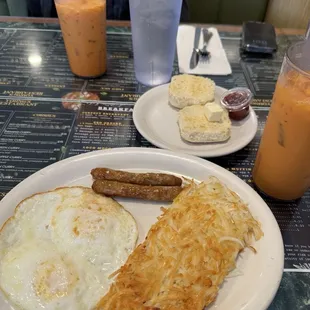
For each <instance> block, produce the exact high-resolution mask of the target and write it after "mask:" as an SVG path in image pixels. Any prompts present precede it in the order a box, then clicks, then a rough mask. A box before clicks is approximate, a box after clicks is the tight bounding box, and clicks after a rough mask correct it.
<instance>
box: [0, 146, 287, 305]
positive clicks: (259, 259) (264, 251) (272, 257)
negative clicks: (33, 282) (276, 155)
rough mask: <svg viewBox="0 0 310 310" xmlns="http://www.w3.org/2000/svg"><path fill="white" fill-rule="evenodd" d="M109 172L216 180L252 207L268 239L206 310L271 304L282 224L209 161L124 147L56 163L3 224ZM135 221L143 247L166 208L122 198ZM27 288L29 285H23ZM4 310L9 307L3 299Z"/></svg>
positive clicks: (7, 204) (1, 212) (10, 202)
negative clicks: (102, 170) (40, 199)
mask: <svg viewBox="0 0 310 310" xmlns="http://www.w3.org/2000/svg"><path fill="white" fill-rule="evenodd" d="M100 166H101V167H102V166H105V167H110V168H117V169H124V170H130V171H162V172H168V173H173V174H176V175H183V176H186V177H190V178H193V179H196V180H204V179H206V178H207V177H208V176H209V175H213V176H216V177H218V178H219V179H220V180H221V181H222V182H224V183H225V184H227V185H228V186H229V187H230V188H231V189H232V190H234V191H235V192H236V193H238V194H239V195H240V197H241V198H242V199H243V200H244V201H246V202H248V203H249V208H250V209H251V212H252V214H253V215H254V217H255V218H257V219H258V220H259V221H260V222H261V223H262V228H263V231H264V234H265V236H264V237H263V238H262V239H261V240H260V241H258V242H257V243H255V248H256V249H257V254H254V253H253V252H251V251H249V250H246V251H244V252H243V253H242V254H241V255H240V256H239V258H238V260H237V268H238V271H239V273H240V275H238V276H235V277H230V278H228V279H227V280H226V281H225V283H224V285H223V286H222V287H221V289H220V292H219V295H218V298H217V300H216V302H215V303H214V304H212V306H210V307H209V308H208V309H217V310H227V309H229V310H241V309H242V310H263V309H266V308H267V307H268V305H269V304H270V302H271V301H272V299H273V297H274V295H275V293H276V291H277V289H278V286H279V283H280V281H281V277H282V270H283V264H284V250H283V241H282V237H281V233H280V230H279V227H278V224H277V222H276V220H275V218H274V216H273V214H272V212H271V211H270V209H269V208H268V206H267V205H266V204H265V203H264V201H263V200H262V199H261V198H260V196H259V195H258V194H257V193H256V192H255V191H254V190H253V189H252V188H251V187H249V186H248V185H247V184H246V183H244V182H243V181H242V180H241V179H239V178H238V177H236V176H235V175H233V174H232V173H230V172H228V171H227V170H225V169H223V168H221V167H219V166H217V165H215V164H213V163H210V162H208V161H206V160H203V159H200V158H196V157H193V156H189V155H182V154H178V153H172V152H170V151H164V150H159V149H144V148H120V149H111V150H107V151H97V152H92V153H86V154H83V155H79V156H75V157H72V158H69V159H66V160H63V161H60V162H58V163H56V164H53V165H51V166H49V167H47V168H44V169H42V170H41V171H39V172H37V173H35V174H33V175H32V176H30V177H29V178H27V179H26V180H24V181H23V182H21V183H20V184H19V185H17V186H16V187H15V188H14V189H13V190H12V191H11V192H9V193H8V194H7V195H6V196H5V197H4V198H3V200H2V201H1V202H0V222H1V225H2V224H3V223H4V221H5V220H6V219H7V218H8V217H9V216H11V215H12V214H13V210H14V208H15V206H16V205H17V204H18V203H19V202H20V201H21V200H22V199H24V198H26V197H28V196H30V195H32V194H34V193H37V192H42V191H46V190H51V189H54V188H56V187H59V186H64V185H84V186H90V185H91V181H92V180H91V176H90V174H89V173H90V170H91V169H92V168H95V167H100ZM119 201H120V203H122V204H123V206H124V207H125V208H126V209H127V210H129V211H130V212H131V213H132V214H133V216H134V217H135V219H136V221H137V223H138V228H139V242H141V241H143V240H144V238H145V235H146V233H147V232H148V230H149V228H150V226H151V225H152V224H153V223H155V222H156V217H157V216H158V215H159V214H160V213H161V211H160V206H162V205H164V204H163V203H150V202H146V201H137V200H129V199H127V200H126V199H119ZM24 285H27V283H24ZM0 309H1V310H9V309H10V307H9V306H8V304H7V303H5V301H4V299H3V298H2V297H1V296H0Z"/></svg>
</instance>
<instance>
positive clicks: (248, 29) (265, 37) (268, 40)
mask: <svg viewBox="0 0 310 310" xmlns="http://www.w3.org/2000/svg"><path fill="white" fill-rule="evenodd" d="M242 49H243V50H244V51H246V52H250V53H266V54H272V53H273V52H275V51H276V50H277V41H276V32H275V29H274V27H273V26H272V25H271V24H268V23H262V22H246V23H243V26H242Z"/></svg>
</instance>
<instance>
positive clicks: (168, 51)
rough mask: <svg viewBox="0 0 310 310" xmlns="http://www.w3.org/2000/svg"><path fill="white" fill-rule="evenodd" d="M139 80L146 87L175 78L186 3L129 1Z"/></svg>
mask: <svg viewBox="0 0 310 310" xmlns="http://www.w3.org/2000/svg"><path fill="white" fill-rule="evenodd" d="M129 4H130V18H131V31H132V44H133V53H134V67H135V74H136V79H137V80H138V81H139V82H140V83H142V84H145V85H149V86H153V85H159V84H163V83H167V82H169V81H170V79H171V75H172V69H173V62H174V58H175V47H176V37H177V32H178V26H179V22H180V14H181V6H182V0H129Z"/></svg>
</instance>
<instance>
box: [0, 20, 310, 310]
mask: <svg viewBox="0 0 310 310" xmlns="http://www.w3.org/2000/svg"><path fill="white" fill-rule="evenodd" d="M108 24H109V27H108V71H107V74H106V75H104V76H103V77H101V78H100V79H92V80H83V79H80V78H77V77H75V76H73V75H72V73H71V71H70V68H69V65H68V61H67V57H66V53H65V49H64V45H63V41H62V36H61V32H60V30H59V25H58V22H57V20H55V19H29V18H11V17H9V18H5V17H2V18H0V198H1V197H3V196H4V195H5V194H6V193H7V192H8V191H9V190H10V189H11V188H12V187H14V186H15V185H16V184H18V183H19V182H20V181H22V180H23V179H25V178H26V177H27V176H29V175H31V174H32V173H34V172H36V171H37V170H39V169H41V168H43V167H45V166H47V165H49V164H52V163H54V162H56V161H59V160H61V159H63V158H67V157H70V156H73V155H77V154H81V153H84V152H89V151H92V150H98V149H105V148H113V147H132V146H146V147H151V146H152V145H151V144H150V143H149V142H148V141H146V140H145V139H144V138H143V137H141V136H140V134H139V133H138V132H137V130H136V129H135V127H134V124H133V120H132V109H133V106H134V103H135V101H136V100H137V99H138V98H139V96H141V94H143V93H144V92H145V91H147V90H148V89H149V88H148V87H145V86H143V85H141V84H138V83H137V82H136V80H135V77H134V72H133V54H132V47H131V36H130V28H129V24H128V22H109V23H108ZM216 27H217V28H218V30H219V31H220V35H221V38H222V43H223V46H224V48H225V50H226V52H227V56H228V59H229V61H230V63H231V66H232V71H233V73H232V75H230V76H212V78H213V79H214V80H215V82H216V84H217V85H219V86H222V87H225V88H232V87H235V86H246V87H249V88H250V89H251V90H252V92H253V93H254V96H255V99H254V102H253V108H254V110H255V112H256V114H257V116H258V121H259V128H258V132H257V134H256V137H255V139H254V140H253V141H252V142H251V143H250V144H249V145H248V146H247V147H245V148H244V149H242V150H240V151H239V152H236V153H234V154H231V155H228V156H224V157H220V158H215V159H211V161H213V162H214V163H217V164H219V165H220V166H222V167H224V168H226V169H227V170H229V171H231V172H232V173H234V174H236V175H237V176H239V177H240V178H241V179H243V180H244V181H245V182H247V183H248V184H249V185H250V186H252V182H251V170H252V167H253V163H254V160H255V156H256V152H257V148H258V145H259V141H260V137H261V134H262V130H263V128H264V124H265V121H266V117H267V114H268V111H269V107H270V104H271V99H272V95H273V91H274V87H275V83H276V80H277V76H278V73H279V70H280V67H281V63H282V60H283V56H284V53H285V50H286V48H287V47H288V45H290V44H291V43H293V42H296V41H297V40H300V39H302V34H303V33H304V31H303V30H294V29H277V41H278V51H277V53H276V54H274V55H273V56H270V57H264V58H261V57H257V56H254V57H253V56H251V57H249V56H248V55H244V54H242V53H240V49H239V46H240V31H241V28H240V27H236V26H223V25H219V26H216ZM29 59H32V65H31V64H30V62H29ZM33 60H34V61H33ZM174 73H175V74H177V73H178V67H177V62H176V65H175V69H174ZM84 92H88V93H92V94H93V96H94V97H93V98H94V99H95V101H87V100H85V98H83V97H79V98H80V99H77V100H75V101H71V102H68V101H66V100H64V96H67V95H68V93H75V94H80V93H84ZM78 96H79V95H78ZM98 124H100V126H98ZM115 137H116V138H115ZM38 153H39V154H40V156H39V158H37V156H36V155H37V154H38ZM263 198H264V199H265V201H266V203H267V204H268V205H269V207H270V208H271V210H272V212H273V214H274V215H275V217H276V219H277V221H278V223H279V226H280V229H281V232H282V236H283V240H284V245H285V270H284V274H283V279H282V282H281V285H280V289H279V291H278V293H277V295H276V297H275V299H274V301H273V303H272V305H271V306H270V308H269V309H271V310H276V309H281V310H286V309H287V310H292V309H310V273H309V272H310V192H308V193H306V194H305V195H304V197H303V198H302V199H300V200H297V201H290V202H285V203H284V202H280V201H276V200H272V199H270V198H267V197H263Z"/></svg>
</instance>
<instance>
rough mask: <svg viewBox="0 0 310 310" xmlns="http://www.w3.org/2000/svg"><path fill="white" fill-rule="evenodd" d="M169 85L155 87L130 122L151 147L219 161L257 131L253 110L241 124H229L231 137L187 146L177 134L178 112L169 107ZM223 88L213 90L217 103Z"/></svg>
mask: <svg viewBox="0 0 310 310" xmlns="http://www.w3.org/2000/svg"><path fill="white" fill-rule="evenodd" d="M168 87H169V84H165V85H161V86H158V87H155V88H153V89H151V90H149V91H148V92H146V93H145V94H144V95H142V96H141V97H140V98H139V100H138V101H137V102H136V104H135V106H134V110H133V121H134V123H135V126H136V128H137V130H138V131H139V132H140V134H141V135H142V136H143V137H144V138H145V139H147V140H148V141H150V142H151V143H152V144H154V145H156V146H158V147H161V148H163V149H168V150H172V151H179V152H182V153H185V154H191V155H196V156H200V157H218V156H223V155H227V154H231V153H234V152H236V151H239V150H240V149H242V148H244V147H245V146H246V145H247V144H249V143H250V142H251V141H252V139H253V138H254V136H255V134H256V131H257V117H256V114H255V112H254V110H253V109H252V108H250V114H249V116H247V118H245V119H244V120H242V121H239V122H236V121H232V128H231V137H230V139H229V140H228V141H226V142H221V143H199V144H197V143H190V142H186V141H184V140H183V139H182V138H181V136H180V132H179V126H178V124H177V120H178V111H179V110H178V109H175V108H173V107H172V106H171V105H170V104H169V103H168ZM225 91H226V89H225V88H222V87H219V86H216V89H215V101H216V102H219V101H220V97H221V95H222V94H223V93H224V92H225Z"/></svg>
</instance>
